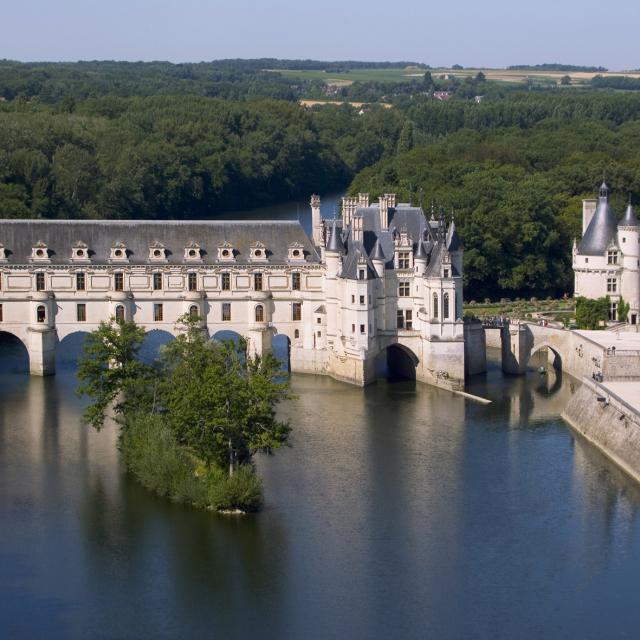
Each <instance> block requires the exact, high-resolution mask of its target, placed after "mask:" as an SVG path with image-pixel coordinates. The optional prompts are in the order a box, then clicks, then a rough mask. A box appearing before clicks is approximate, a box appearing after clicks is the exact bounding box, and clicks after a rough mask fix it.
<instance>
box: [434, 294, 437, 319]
mask: <svg viewBox="0 0 640 640" xmlns="http://www.w3.org/2000/svg"><path fill="white" fill-rule="evenodd" d="M433 317H434V318H437V317H438V294H437V293H434V294H433Z"/></svg>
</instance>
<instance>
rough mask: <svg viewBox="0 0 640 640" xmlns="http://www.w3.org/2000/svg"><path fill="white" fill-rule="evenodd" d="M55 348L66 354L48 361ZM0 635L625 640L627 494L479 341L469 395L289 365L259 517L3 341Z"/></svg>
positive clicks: (631, 529)
mask: <svg viewBox="0 0 640 640" xmlns="http://www.w3.org/2000/svg"><path fill="white" fill-rule="evenodd" d="M65 355H66V356H68V355H69V354H65ZM0 365H1V369H2V372H1V373H0V637H2V638H7V639H11V640H13V639H22V638H28V639H31V638H47V639H51V640H54V639H57V638H61V639H62V638H64V639H67V638H71V639H76V638H77V639H86V638H154V639H164V638H232V639H235V638H265V639H271V638H273V639H276V638H277V639H283V638H285V639H286V638H295V639H297V638H304V639H316V638H317V639H325V638H354V639H360V638H363V639H368V638H372V639H378V638H380V639H387V638H409V639H412V638H438V639H466V638H480V639H484V638H487V639H489V638H491V639H503V638H504V639H519V640H521V639H529V638H531V639H534V638H587V639H591V638H593V639H596V638H598V639H600V638H635V637H637V633H638V628H639V627H638V625H639V624H640V607H638V601H639V599H638V586H637V581H638V575H639V573H640V571H639V569H640V517H639V507H640V489H639V488H638V486H637V485H636V484H635V483H633V482H632V481H631V480H630V479H628V478H627V477H626V476H624V475H623V474H622V473H621V472H619V471H618V470H617V469H616V468H615V467H614V466H613V465H611V464H610V463H609V462H608V461H607V460H606V459H605V458H604V457H603V456H602V455H601V454H599V453H598V452H597V451H595V450H594V449H593V448H592V447H591V446H590V445H588V444H587V443H585V442H583V441H582V440H581V439H578V438H576V436H574V435H573V433H572V432H571V431H570V430H569V429H568V428H567V427H566V425H565V424H564V423H563V421H562V420H561V418H560V417H559V413H560V411H561V409H562V407H563V406H564V404H565V403H566V401H567V399H568V397H569V396H570V394H571V393H572V389H573V388H575V385H576V384H577V383H576V382H575V381H574V380H572V379H571V378H569V377H567V376H565V377H564V378H561V377H557V376H556V374H555V373H554V372H553V371H550V372H549V375H548V376H541V375H540V374H538V373H537V372H536V371H535V369H532V371H531V372H530V373H529V374H528V375H527V376H526V377H524V378H505V377H503V376H502V373H501V372H500V369H499V367H498V365H497V360H496V357H495V355H494V356H493V357H492V358H490V368H489V372H488V373H487V374H486V376H484V375H483V376H480V377H478V378H477V379H475V380H473V381H472V382H471V384H470V385H469V391H470V392H471V393H474V394H477V395H480V396H484V397H487V398H489V399H491V400H492V401H493V402H492V403H491V404H490V405H482V404H479V403H476V402H473V401H471V400H468V399H465V398H463V397H460V396H456V395H452V394H450V393H448V392H446V391H443V390H439V389H435V388H431V387H429V386H426V385H423V384H420V383H417V384H416V383H411V382H395V383H391V382H387V381H385V380H380V381H378V382H377V383H376V384H375V385H372V386H370V387H367V388H366V389H359V388H354V387H351V386H348V385H345V384H341V383H339V382H336V381H333V380H330V379H327V378H323V377H317V376H305V375H293V376H292V380H291V383H292V390H293V392H294V393H295V394H296V395H297V399H294V400H292V401H290V402H288V403H287V404H286V405H285V406H283V407H282V408H281V412H282V414H283V416H284V417H286V418H288V419H289V421H290V422H291V424H292V427H293V430H292V435H291V447H289V448H286V449H284V450H280V451H278V452H276V454H275V455H273V456H270V457H267V456H259V458H258V467H259V470H260V473H261V474H262V476H263V478H264V484H265V498H266V504H265V508H264V510H263V511H262V512H261V513H259V514H257V515H250V516H234V517H229V516H221V515H217V514H213V513H208V512H200V511H196V510H193V509H190V508H187V507H184V506H181V505H176V504H172V503H170V502H168V501H166V500H165V499H162V498H158V497H156V496H154V495H151V494H149V493H148V492H147V491H146V490H145V489H143V488H142V487H140V486H139V485H138V484H137V483H136V482H135V481H133V480H132V479H131V478H130V477H129V476H128V475H127V474H126V472H125V470H124V468H123V467H122V464H121V463H120V461H119V458H118V453H117V450H116V435H117V434H116V431H115V429H114V427H113V425H110V426H107V427H106V428H105V429H104V430H103V431H101V432H99V433H97V432H94V431H92V430H90V429H89V428H87V427H85V426H83V425H82V423H81V420H80V415H81V412H82V409H83V406H84V401H83V400H81V399H79V398H77V397H76V396H75V395H74V387H75V384H76V381H75V374H74V371H73V369H72V368H61V369H60V371H59V373H58V375H56V376H55V377H52V378H45V379H43V378H35V377H34V378H30V377H29V376H28V375H26V374H24V373H20V372H19V370H20V368H21V367H23V366H24V361H23V354H21V353H17V352H16V353H15V355H12V354H11V353H10V352H9V350H8V349H7V346H6V345H4V346H2V345H0Z"/></svg>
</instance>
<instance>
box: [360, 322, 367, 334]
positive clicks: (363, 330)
mask: <svg viewBox="0 0 640 640" xmlns="http://www.w3.org/2000/svg"><path fill="white" fill-rule="evenodd" d="M360 333H367V330H366V329H365V327H364V325H363V324H361V325H360Z"/></svg>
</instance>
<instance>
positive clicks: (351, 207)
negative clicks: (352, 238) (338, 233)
mask: <svg viewBox="0 0 640 640" xmlns="http://www.w3.org/2000/svg"><path fill="white" fill-rule="evenodd" d="M357 208H358V198H342V220H343V223H342V224H343V228H345V229H346V228H347V227H348V226H349V225H350V224H351V219H352V218H353V216H354V214H355V212H356V209H357Z"/></svg>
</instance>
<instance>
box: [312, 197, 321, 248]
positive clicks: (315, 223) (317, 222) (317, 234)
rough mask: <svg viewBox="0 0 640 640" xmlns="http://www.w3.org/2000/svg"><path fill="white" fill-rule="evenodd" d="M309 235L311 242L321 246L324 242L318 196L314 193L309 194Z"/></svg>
mask: <svg viewBox="0 0 640 640" xmlns="http://www.w3.org/2000/svg"><path fill="white" fill-rule="evenodd" d="M309 204H310V205H311V235H312V240H313V244H314V245H316V247H321V246H322V245H323V244H324V228H323V225H322V214H321V213H320V196H318V195H316V194H315V193H314V194H313V195H312V196H311V201H310V202H309Z"/></svg>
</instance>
